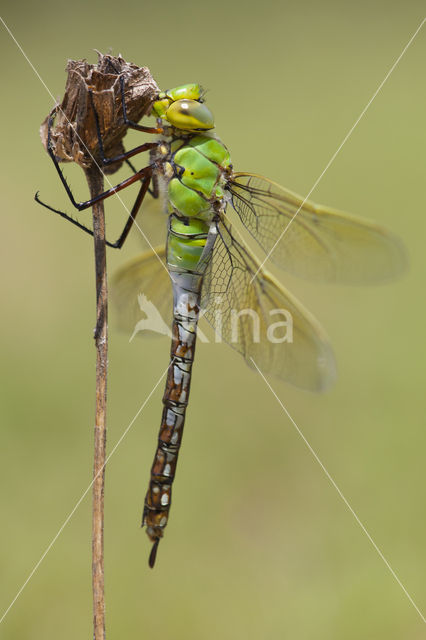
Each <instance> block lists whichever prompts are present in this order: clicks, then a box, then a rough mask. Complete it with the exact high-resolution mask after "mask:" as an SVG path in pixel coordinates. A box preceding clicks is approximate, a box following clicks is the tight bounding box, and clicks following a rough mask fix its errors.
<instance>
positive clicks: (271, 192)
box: [229, 173, 406, 284]
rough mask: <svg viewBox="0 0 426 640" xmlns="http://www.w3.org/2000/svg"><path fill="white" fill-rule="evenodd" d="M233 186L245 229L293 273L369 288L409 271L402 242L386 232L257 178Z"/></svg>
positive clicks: (243, 176) (239, 178)
mask: <svg viewBox="0 0 426 640" xmlns="http://www.w3.org/2000/svg"><path fill="white" fill-rule="evenodd" d="M229 188H230V192H231V195H232V205H233V207H234V209H235V210H236V212H237V214H238V216H239V218H240V219H241V221H242V223H243V224H244V226H245V227H246V228H247V229H248V231H249V232H250V233H251V235H252V236H253V237H254V238H255V240H256V241H257V242H258V243H259V244H260V246H261V247H262V249H263V250H264V251H266V252H267V253H269V252H270V251H272V253H271V255H270V259H271V260H272V261H273V262H274V263H275V264H277V265H278V266H279V267H281V268H282V269H285V270H286V271H288V272H289V273H293V274H294V275H297V276H301V277H304V278H308V279H310V280H314V281H315V280H316V281H323V282H339V283H345V284H366V283H379V282H384V281H386V280H390V279H392V278H394V277H396V276H398V275H399V274H400V273H402V272H403V271H404V268H405V266H406V256H405V251H404V248H403V246H402V243H401V242H400V240H399V239H398V238H396V237H395V236H394V235H392V234H391V233H389V232H388V231H387V230H386V229H383V228H381V227H379V226H377V225H374V224H372V223H370V222H368V221H365V220H363V219H362V218H357V217H355V216H351V215H348V214H345V213H341V212H339V211H335V210H333V209H329V208H326V207H323V206H320V205H316V204H314V203H313V202H310V201H308V200H307V201H306V202H305V201H304V198H302V197H301V196H298V195H296V194H295V193H292V192H291V191H288V190H287V189H284V187H281V186H280V185H279V184H277V183H275V182H273V181H272V180H268V179H267V178H264V177H263V176H259V175H256V174H251V173H235V174H234V175H233V179H232V180H230V182H229ZM296 214H297V215H296ZM287 225H289V226H288V228H287V229H286V227H287ZM285 229H286V230H285ZM284 230H285V231H284ZM283 232H284V233H283Z"/></svg>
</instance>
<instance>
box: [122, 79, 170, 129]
mask: <svg viewBox="0 0 426 640" xmlns="http://www.w3.org/2000/svg"><path fill="white" fill-rule="evenodd" d="M120 90H121V105H122V107H123V119H124V123H125V124H126V125H127V126H128V127H129V128H130V129H136V131H143V132H144V133H164V129H163V128H162V127H144V126H143V125H140V124H138V123H137V122H133V120H129V118H128V117H127V107H126V98H125V93H124V78H123V76H120Z"/></svg>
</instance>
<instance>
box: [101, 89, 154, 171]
mask: <svg viewBox="0 0 426 640" xmlns="http://www.w3.org/2000/svg"><path fill="white" fill-rule="evenodd" d="M89 97H90V104H91V106H92V109H93V114H94V116H95V125H96V134H97V136H98V145H99V155H100V157H101V160H102V164H103V165H106V166H107V165H110V164H114V163H115V162H120V161H122V160H125V161H126V162H127V161H128V159H129V158H132V157H133V156H136V155H137V154H138V153H142V152H143V151H148V150H149V149H153V148H155V146H157V144H158V143H156V142H147V143H144V144H140V145H138V146H137V147H135V148H134V149H131V150H130V151H125V152H124V153H120V154H118V155H117V156H114V157H113V158H107V157H106V156H105V150H104V143H103V140H102V134H101V126H100V123H99V116H98V112H97V111H96V107H95V103H94V101H93V91H92V90H91V89H90V90H89ZM126 118H127V115H126ZM124 121H125V123H126V124H127V121H126V119H125V120H124ZM150 145H151V146H150ZM130 166H132V165H130ZM132 168H133V167H132Z"/></svg>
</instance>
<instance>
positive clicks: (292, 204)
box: [42, 84, 405, 567]
mask: <svg viewBox="0 0 426 640" xmlns="http://www.w3.org/2000/svg"><path fill="white" fill-rule="evenodd" d="M122 92H123V94H122V95H123V100H122V104H123V116H124V119H125V121H126V123H127V124H128V125H129V126H130V127H132V128H134V129H138V130H140V131H144V132H148V133H154V134H157V135H158V136H159V137H158V139H157V141H156V142H153V143H147V144H146V145H141V146H140V147H138V148H137V152H140V151H149V153H150V162H149V164H148V166H146V167H144V168H143V169H141V170H139V171H136V172H135V173H134V175H133V176H131V177H130V178H128V179H127V180H124V181H123V182H121V183H120V184H119V185H117V186H116V187H114V188H112V189H109V190H108V191H106V192H105V193H103V194H101V195H100V196H98V197H97V198H95V199H94V200H95V201H96V200H99V199H103V198H106V197H109V196H110V195H113V194H114V193H116V192H117V191H119V190H120V189H123V188H125V187H127V186H129V185H130V184H133V183H135V182H137V181H141V186H140V190H139V193H138V196H137V198H136V201H135V204H134V206H133V208H132V211H131V215H130V218H129V221H128V222H127V224H126V226H125V228H124V230H123V233H122V234H121V236H120V238H119V239H118V240H117V242H115V243H109V242H108V243H107V244H109V245H110V246H112V247H121V246H122V244H123V242H124V240H125V238H126V237H127V234H128V232H129V229H130V226H131V224H132V222H133V220H134V217H135V216H136V214H137V212H138V210H139V208H140V206H141V203H142V201H143V199H144V196H145V194H146V193H147V191H148V188H149V186H150V185H151V186H152V190H151V193H152V195H154V197H161V198H162V199H163V201H164V208H165V212H166V214H167V217H165V220H167V239H166V244H165V247H161V248H158V249H156V250H155V251H151V252H148V253H145V254H143V255H141V256H140V257H138V258H136V259H135V260H133V261H132V262H131V263H130V264H129V265H127V266H125V267H124V268H122V269H121V271H120V272H119V273H118V274H117V276H116V278H115V282H114V287H113V293H114V296H115V299H116V302H117V304H118V307H119V309H120V312H121V313H122V314H123V317H124V318H125V319H127V323H128V326H129V329H130V330H133V329H134V327H135V321H137V317H138V311H139V307H138V300H139V297H138V296H139V294H141V293H143V294H145V296H146V297H147V298H148V299H149V300H150V301H151V302H152V303H153V304H154V305H156V307H157V309H158V310H159V311H160V313H161V314H163V316H164V317H167V316H168V315H170V314H171V315H172V319H171V333H172V346H171V355H170V364H169V368H168V373H167V382H166V388H165V393H164V396H163V405H164V407H163V414H162V420H161V427H160V433H159V438H158V446H157V450H156V454H155V458H154V462H153V465H152V469H151V478H150V483H149V488H148V492H147V494H146V497H145V503H144V510H143V518H142V526H146V531H147V534H148V536H149V538H150V540H151V542H152V543H153V546H152V550H151V554H150V557H149V565H150V566H151V567H153V566H154V563H155V559H156V553H157V548H158V544H159V542H160V540H161V538H162V537H163V535H164V530H165V527H166V525H167V522H168V517H169V510H170V505H171V490H172V483H173V480H174V477H175V469H176V463H177V459H178V453H179V448H180V445H181V441H182V434H183V427H184V422H185V414H186V408H187V405H188V399H189V390H190V383H191V370H192V364H193V360H194V350H195V342H196V334H197V323H198V320H199V317H200V311H201V310H203V313H204V317H205V318H206V319H207V320H208V322H209V323H210V324H211V325H212V326H213V327H214V328H215V329H216V331H217V333H218V334H219V335H220V336H221V339H223V340H224V341H225V342H227V343H228V344H230V346H231V347H233V348H234V349H236V350H237V351H238V352H239V353H241V354H242V356H243V357H244V359H245V360H246V362H247V364H248V365H249V366H251V367H252V368H253V367H254V365H257V366H258V367H259V369H260V370H261V371H262V372H263V373H268V374H273V375H276V376H278V377H279V378H281V379H282V380H285V381H286V382H289V383H291V384H294V385H296V386H297V387H299V388H302V389H308V390H311V391H322V390H324V389H326V388H328V387H329V386H330V385H331V384H332V382H333V380H334V378H335V362H334V357H333V352H332V349H331V347H330V344H329V342H328V339H327V337H326V335H325V333H324V331H323V329H322V328H321V326H320V325H319V323H318V322H317V321H316V319H315V318H314V317H313V316H312V315H311V314H310V313H309V311H307V310H306V309H305V308H304V307H303V306H302V304H301V303H300V302H299V301H298V300H297V299H296V298H295V297H294V296H293V295H291V294H290V293H289V292H288V291H287V290H286V289H285V288H284V287H283V286H282V285H281V284H280V283H279V282H278V281H277V280H276V279H275V278H274V277H273V276H272V275H271V274H270V273H268V271H267V270H266V269H265V268H264V266H263V263H260V262H259V260H258V259H257V258H256V257H255V256H254V255H253V252H252V251H251V250H250V249H249V247H248V245H247V244H246V243H245V241H244V240H243V237H242V236H241V235H240V232H239V231H238V229H237V226H238V224H240V223H241V224H242V227H241V228H243V227H244V228H245V229H246V230H247V231H248V232H249V233H250V234H251V236H252V237H253V238H254V240H255V241H256V242H257V243H258V244H259V245H260V247H261V249H262V250H263V251H264V252H266V254H267V257H268V259H270V260H271V261H272V262H273V263H274V264H276V265H277V266H278V267H281V268H282V269H284V270H286V271H288V272H289V273H292V274H294V275H297V276H301V277H304V278H308V279H310V280H314V281H321V282H336V283H348V284H362V283H380V282H383V281H386V280H390V279H392V278H394V277H396V276H398V275H399V274H400V273H401V272H402V271H403V269H404V266H405V255H404V250H403V247H402V245H401V243H400V241H399V240H398V239H397V238H396V237H395V236H393V235H392V234H391V233H389V232H388V231H386V230H385V229H383V228H381V227H379V226H376V225H374V224H372V223H370V222H367V221H365V220H362V219H360V218H357V217H354V216H350V215H347V214H344V213H340V212H338V211H334V210H332V209H329V208H326V207H323V206H319V205H316V204H314V203H312V202H309V201H307V200H305V199H303V198H302V197H301V196H298V195H296V194H295V193H292V192H291V191H288V190H287V189H285V188H283V187H281V186H280V185H278V184H276V183H275V182H272V181H271V180H268V179H267V178H265V177H263V176H260V175H257V174H253V173H240V172H235V171H234V169H233V166H232V163H231V158H230V154H229V151H228V149H227V148H226V146H225V145H224V144H223V143H222V142H221V141H220V139H219V138H218V137H217V136H216V135H215V134H214V133H213V129H214V118H213V115H212V114H211V112H210V111H209V109H208V108H207V106H206V105H205V103H204V99H203V92H202V89H201V87H200V86H199V85H198V84H187V85H183V86H179V87H176V88H174V89H171V90H168V91H165V92H162V93H160V94H159V95H158V97H157V99H156V101H155V102H154V104H153V113H154V115H155V116H156V117H157V126H156V127H145V126H141V125H138V124H137V123H133V122H130V121H129V120H127V119H126V118H127V116H126V107H125V101H124V89H123V85H122ZM98 136H99V146H100V148H101V149H102V143H101V135H100V132H99V131H98ZM48 148H49V147H48ZM132 155H135V150H133V151H130V152H127V153H125V154H122V155H121V156H120V157H119V159H126V158H128V157H130V156H132ZM51 156H52V160H53V161H54V162H55V166H56V168H57V170H58V173H59V175H60V177H61V180H62V181H63V183H64V186H65V188H66V189H67V193H68V195H69V197H70V199H71V201H72V203H73V204H74V206H76V207H77V208H78V209H79V210H82V209H84V208H87V207H88V206H90V205H91V204H92V203H93V201H94V200H91V201H86V202H83V203H76V202H75V201H74V199H73V197H72V194H71V192H70V191H69V188H68V185H67V184H66V181H65V178H64V177H63V176H62V173H61V171H60V169H59V166H58V164H57V160H56V158H55V157H54V154H53V152H51ZM103 160H104V163H105V164H106V163H107V162H113V161H116V160H117V158H113V159H106V158H103ZM42 204H43V203H42ZM45 206H46V205H45ZM49 208H50V209H52V208H51V207H49ZM53 210H54V211H57V210H56V209H53ZM57 212H58V213H60V215H62V216H63V217H66V218H67V219H69V220H70V221H71V222H73V224H77V225H78V226H79V227H80V228H83V229H84V230H85V231H87V232H88V233H91V231H90V230H89V229H87V228H85V227H83V225H81V224H80V223H76V221H74V220H73V219H72V218H69V217H68V216H67V215H66V214H64V213H63V212H59V211H57ZM231 214H232V216H234V218H235V221H236V223H237V225H233V226H232V227H231ZM165 234H166V230H165ZM277 314H278V315H279V314H281V317H284V318H285V320H281V321H280V322H276V317H277ZM283 314H284V315H283ZM139 317H140V311H139ZM125 323H126V320H124V324H125ZM277 328H280V329H281V333H280V331H278V333H279V334H280V335H279V336H277ZM254 329H255V330H254ZM282 329H285V331H284V332H283V331H282Z"/></svg>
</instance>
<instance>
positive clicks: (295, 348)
mask: <svg viewBox="0 0 426 640" xmlns="http://www.w3.org/2000/svg"><path fill="white" fill-rule="evenodd" d="M217 228H218V238H217V240H216V244H215V247H214V251H213V256H212V260H211V262H210V265H209V268H208V270H207V272H206V275H205V279H204V285H203V298H202V306H203V308H204V309H205V318H206V319H207V320H208V322H209V323H210V324H211V325H212V326H213V328H214V329H215V330H216V332H217V334H218V335H220V336H221V338H222V339H223V340H224V341H225V342H227V343H228V344H229V345H230V346H231V347H233V348H234V349H236V350H237V351H238V352H239V353H241V354H242V355H243V357H244V358H245V360H246V362H247V364H248V365H249V366H250V367H252V368H254V364H253V360H254V362H255V363H256V364H257V365H258V367H259V369H260V370H261V371H262V372H263V373H270V374H273V375H276V376H278V377H279V378H281V379H282V380H285V381H286V382H289V383H291V384H294V385H295V386H297V387H300V388H303V389H309V390H311V391H322V390H325V389H326V388H328V387H329V386H330V385H331V384H332V383H333V381H334V379H335V375H336V372H335V361H334V356H333V352H332V349H331V346H330V344H329V341H328V339H327V336H326V335H325V333H324V331H323V329H322V327H321V326H320V324H319V323H318V322H317V320H316V319H315V318H314V317H313V316H312V315H311V314H310V313H309V311H307V310H306V309H305V308H304V307H303V306H302V305H301V303H300V302H299V301H298V300H297V299H296V298H294V297H293V296H292V295H291V294H290V293H289V292H288V291H287V290H286V289H285V288H284V287H282V286H281V285H280V283H279V282H277V281H276V280H275V279H274V278H273V277H272V276H271V275H270V274H268V273H267V272H266V271H263V270H260V271H259V273H258V274H257V276H256V277H255V278H254V280H253V281H252V278H253V276H254V274H255V273H256V272H257V270H258V267H259V263H258V261H257V260H255V259H254V258H253V257H252V256H251V255H250V254H249V253H248V251H247V250H246V248H245V247H244V245H242V244H241V243H240V242H238V241H237V240H236V239H235V237H233V236H232V233H231V230H230V228H229V227H227V226H226V224H225V223H219V224H218V227H217ZM252 359H253V360H252Z"/></svg>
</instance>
